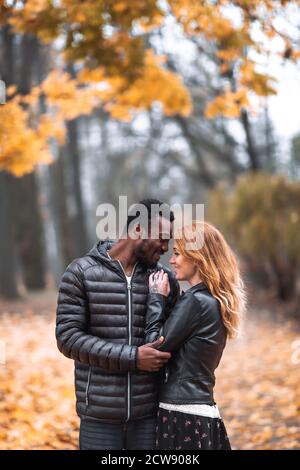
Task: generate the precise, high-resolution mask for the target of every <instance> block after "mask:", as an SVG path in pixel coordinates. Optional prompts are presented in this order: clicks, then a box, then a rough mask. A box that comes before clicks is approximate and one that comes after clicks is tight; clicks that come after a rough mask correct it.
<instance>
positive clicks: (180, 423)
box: [156, 408, 231, 450]
mask: <svg viewBox="0 0 300 470" xmlns="http://www.w3.org/2000/svg"><path fill="white" fill-rule="evenodd" d="M156 449H158V450H200V449H202V450H231V446H230V442H229V439H228V436H227V432H226V429H225V425H224V423H223V420H222V419H219V418H208V417H206V416H196V415H192V414H187V413H181V412H179V411H170V410H165V409H163V408H159V410H158V415H157V428H156Z"/></svg>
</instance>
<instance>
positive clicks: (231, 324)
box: [146, 221, 245, 450]
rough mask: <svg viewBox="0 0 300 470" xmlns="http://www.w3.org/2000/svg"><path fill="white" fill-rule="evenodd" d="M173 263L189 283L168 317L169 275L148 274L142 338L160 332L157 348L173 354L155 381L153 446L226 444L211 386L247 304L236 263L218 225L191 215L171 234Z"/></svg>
mask: <svg viewBox="0 0 300 470" xmlns="http://www.w3.org/2000/svg"><path fill="white" fill-rule="evenodd" d="M195 240H197V241H198V242H197V243H195ZM199 240H202V243H201V244H199ZM170 264H171V265H172V267H173V269H174V272H175V274H176V279H177V280H178V281H187V282H188V283H189V285H190V288H189V289H188V290H187V291H186V292H184V293H183V294H182V295H181V296H180V298H179V300H178V301H177V303H176V305H175V307H174V309H173V310H172V312H171V313H170V314H169V316H168V317H166V315H165V310H164V306H165V302H166V299H167V296H168V294H169V291H170V287H169V281H168V276H167V274H164V273H163V272H157V273H154V274H152V275H151V276H150V278H149V298H148V310H147V326H146V341H147V342H151V341H153V340H155V339H157V338H158V337H159V336H163V337H164V342H163V343H162V345H161V346H160V347H159V349H160V350H161V351H168V352H171V354H172V357H171V359H170V360H169V362H168V364H167V366H166V367H165V370H164V375H163V377H162V378H161V384H160V387H159V410H158V421H157V442H156V447H157V449H160V450H181V449H182V450H183V449H189V450H199V449H211V450H217V449H220V450H224V449H225V450H229V449H231V447H230V443H229V439H228V436H227V433H226V429H225V426H224V423H223V420H222V418H221V416H220V413H219V410H218V407H217V405H216V402H215V400H214V395H213V389H214V385H215V375H214V373H215V370H216V368H217V367H218V365H219V362H220V360H221V357H222V353H223V350H224V347H225V345H226V340H227V338H233V337H235V336H236V334H237V332H238V327H239V323H240V317H241V314H242V312H243V310H244V307H245V294H244V289H243V283H242V280H241V276H240V272H239V267H238V262H237V259H236V256H235V254H234V253H233V251H232V250H231V248H230V247H229V245H228V244H227V242H226V241H225V239H224V237H223V235H222V234H221V233H220V232H219V230H217V229H216V228H215V227H214V226H213V225H211V224H208V223H207V222H197V221H194V222H193V223H192V224H191V226H186V227H183V228H182V229H181V230H180V232H179V233H177V234H175V240H174V248H173V255H172V257H171V259H170Z"/></svg>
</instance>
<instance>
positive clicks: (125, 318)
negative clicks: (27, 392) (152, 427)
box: [56, 241, 179, 423]
mask: <svg viewBox="0 0 300 470" xmlns="http://www.w3.org/2000/svg"><path fill="white" fill-rule="evenodd" d="M112 244H113V243H112V242H110V241H105V242H101V243H99V244H98V245H97V246H95V247H94V248H93V249H92V250H91V251H90V252H89V253H88V254H87V255H86V256H84V257H82V258H79V259H77V260H75V261H73V262H72V263H71V264H70V265H69V266H68V268H67V270H66V272H65V273H64V275H63V277H62V280H61V283H60V287H59V295H58V306H57V321H56V338H57V345H58V348H59V350H60V351H61V352H62V353H63V354H64V355H65V356H67V357H69V358H71V359H74V360H75V390H76V400H77V402H76V411H77V413H78V415H79V416H89V417H91V418H95V419H98V420H101V421H103V422H111V423H122V422H126V421H128V420H129V419H130V420H136V419H141V418H144V417H147V416H152V415H154V414H155V413H156V409H157V379H158V375H159V374H158V373H148V372H143V371H140V370H138V369H137V364H136V358H137V348H138V346H140V345H142V344H144V343H145V334H144V328H145V317H146V303H147V295H148V277H149V274H150V273H151V272H152V271H153V270H146V269H145V268H144V267H143V266H142V265H141V264H140V263H137V264H136V266H135V268H134V272H133V276H132V281H131V284H127V280H126V278H125V273H124V271H123V270H122V267H121V265H120V263H119V262H118V261H116V260H110V259H109V258H108V256H107V253H106V250H109V249H110V248H111V246H112ZM161 268H162V266H161V265H160V264H158V265H157V268H156V269H161ZM163 269H164V270H165V271H166V272H168V274H169V277H170V279H171V295H170V296H169V298H168V305H167V310H170V309H171V308H172V306H174V304H175V302H176V299H177V296H178V294H179V286H178V283H177V281H176V280H175V277H174V275H173V274H172V273H171V271H170V270H169V269H167V268H163Z"/></svg>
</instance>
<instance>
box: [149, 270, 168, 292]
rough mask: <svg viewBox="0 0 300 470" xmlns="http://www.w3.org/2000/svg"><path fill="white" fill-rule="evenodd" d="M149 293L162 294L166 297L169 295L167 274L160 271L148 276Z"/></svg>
mask: <svg viewBox="0 0 300 470" xmlns="http://www.w3.org/2000/svg"><path fill="white" fill-rule="evenodd" d="M149 291H150V293H151V294H152V293H156V294H162V295H164V296H165V297H168V295H169V294H170V291H171V289H170V283H169V278H168V274H167V273H165V272H164V271H163V269H161V270H160V271H157V272H155V273H152V274H151V275H150V276H149Z"/></svg>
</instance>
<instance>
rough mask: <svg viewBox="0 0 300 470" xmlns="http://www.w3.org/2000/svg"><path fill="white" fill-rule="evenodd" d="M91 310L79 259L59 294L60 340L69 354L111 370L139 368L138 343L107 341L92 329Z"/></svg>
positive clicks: (65, 351)
mask: <svg viewBox="0 0 300 470" xmlns="http://www.w3.org/2000/svg"><path fill="white" fill-rule="evenodd" d="M88 317H89V311H88V306H87V299H86V295H85V290H84V286H83V279H82V271H81V269H80V267H79V266H78V265H77V264H76V262H73V263H71V265H70V266H69V267H68V269H67V270H66V272H65V273H64V275H63V277H62V280H61V283H60V287H59V294H58V302H57V315H56V340H57V346H58V349H59V350H60V352H61V353H62V354H64V355H65V356H66V357H69V358H71V359H74V360H76V361H79V362H82V363H84V364H89V365H90V366H95V367H101V368H102V369H106V370H107V371H110V372H127V371H135V370H136V369H137V365H136V359H137V347H136V346H130V345H128V344H121V343H112V342H107V341H105V340H103V339H101V338H98V337H97V336H94V335H91V334H89V333H88Z"/></svg>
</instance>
